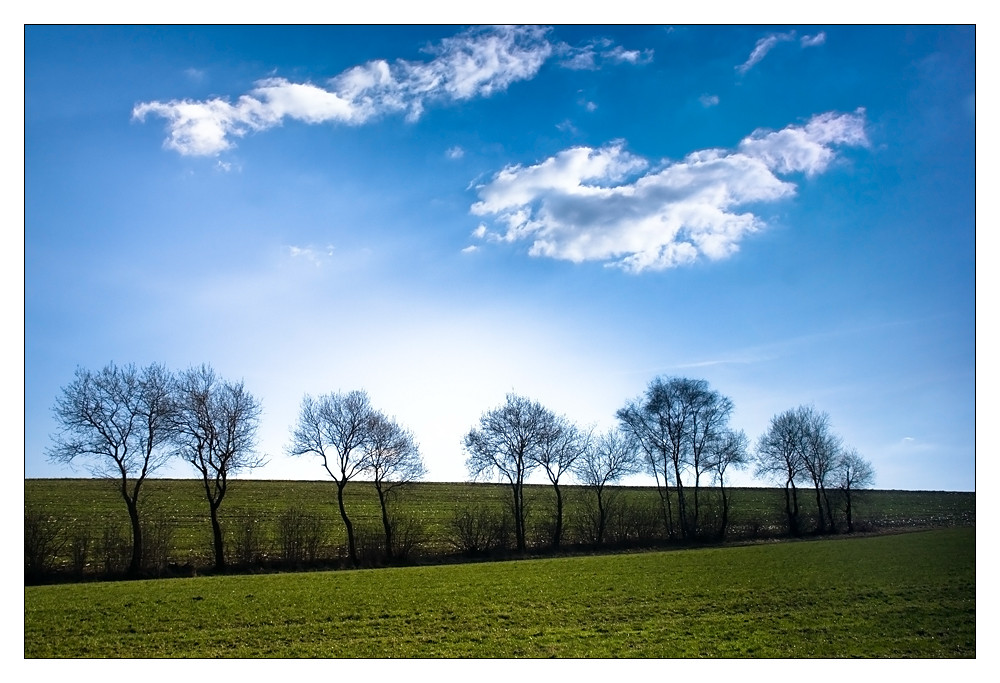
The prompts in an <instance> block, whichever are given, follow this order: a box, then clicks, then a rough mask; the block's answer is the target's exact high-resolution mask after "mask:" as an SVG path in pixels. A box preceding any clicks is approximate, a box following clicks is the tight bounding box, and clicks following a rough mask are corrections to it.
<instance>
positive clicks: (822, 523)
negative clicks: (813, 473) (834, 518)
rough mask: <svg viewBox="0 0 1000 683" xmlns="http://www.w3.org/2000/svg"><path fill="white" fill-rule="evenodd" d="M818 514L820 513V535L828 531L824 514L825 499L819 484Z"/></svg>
mask: <svg viewBox="0 0 1000 683" xmlns="http://www.w3.org/2000/svg"><path fill="white" fill-rule="evenodd" d="M816 512H817V513H819V526H818V527H817V529H816V530H817V531H818V532H819V533H824V532H825V531H826V514H825V513H824V512H823V498H822V496H821V495H820V491H819V484H818V483H817V484H816Z"/></svg>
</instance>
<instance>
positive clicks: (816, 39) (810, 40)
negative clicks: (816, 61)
mask: <svg viewBox="0 0 1000 683" xmlns="http://www.w3.org/2000/svg"><path fill="white" fill-rule="evenodd" d="M825 42H826V33H825V32H823V31H820V32H819V33H817V34H816V35H814V36H802V39H801V40H799V45H801V46H802V47H817V46H819V45H822V44H823V43H825Z"/></svg>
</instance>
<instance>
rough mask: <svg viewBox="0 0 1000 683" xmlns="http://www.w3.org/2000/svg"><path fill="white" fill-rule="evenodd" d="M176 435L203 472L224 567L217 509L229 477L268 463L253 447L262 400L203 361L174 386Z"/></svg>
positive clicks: (219, 559) (183, 451) (179, 445)
mask: <svg viewBox="0 0 1000 683" xmlns="http://www.w3.org/2000/svg"><path fill="white" fill-rule="evenodd" d="M175 401H176V404H177V411H176V413H175V416H174V419H173V430H172V438H173V441H174V444H175V446H176V448H177V453H178V455H180V457H182V458H183V459H185V460H187V461H188V462H189V463H191V464H192V465H193V466H194V468H195V470H197V471H198V474H199V475H200V476H201V483H202V487H203V489H204V492H205V498H206V499H207V500H208V508H209V516H210V518H211V522H212V546H213V549H214V552H215V568H216V569H222V568H224V567H225V566H226V556H225V549H224V536H223V533H222V526H221V524H220V522H219V508H220V507H221V506H222V501H223V499H224V498H225V497H226V492H227V491H228V489H229V477H231V476H233V475H235V474H237V473H239V472H243V471H248V470H253V469H255V468H257V467H260V466H262V465H263V464H264V460H263V459H262V458H261V457H260V456H258V455H257V454H256V452H255V449H256V446H257V442H256V434H257V427H258V423H259V421H260V410H261V409H260V404H259V403H258V402H257V399H255V398H254V397H253V395H252V394H251V393H250V392H248V391H247V390H246V388H245V387H244V386H243V382H242V381H240V382H228V381H225V380H222V379H221V378H219V377H218V376H217V375H216V374H215V371H214V370H213V369H212V368H211V367H209V366H207V365H202V366H200V367H197V368H191V369H189V370H186V371H185V372H183V373H181V374H180V376H179V377H178V379H177V383H176V390H175Z"/></svg>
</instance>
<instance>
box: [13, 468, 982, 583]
mask: <svg viewBox="0 0 1000 683" xmlns="http://www.w3.org/2000/svg"><path fill="white" fill-rule="evenodd" d="M145 486H146V488H145V491H146V499H145V501H144V510H146V511H147V512H148V513H151V514H156V515H158V516H160V517H162V518H163V519H166V520H168V521H169V524H170V526H171V527H172V529H173V537H172V550H171V552H170V559H171V561H173V562H176V563H179V564H192V565H195V566H203V565H207V564H209V563H210V558H211V532H210V528H209V522H208V508H207V504H206V502H205V499H204V495H203V492H202V491H201V489H200V483H199V482H198V481H197V480H193V479H152V480H149V481H147V483H146V485H145ZM564 490H565V496H566V511H565V514H566V529H567V531H566V534H567V536H566V541H567V542H568V543H573V542H574V541H578V540H579V538H580V535H579V533H577V527H578V526H579V522H580V521H581V519H582V517H583V510H584V509H585V508H586V505H587V504H588V502H589V501H590V499H591V496H592V494H591V493H590V492H589V491H587V490H585V489H583V488H581V487H578V486H567V487H564ZM346 494H347V502H346V505H347V508H348V513H349V514H350V515H351V518H352V520H353V521H354V522H355V525H356V526H357V527H358V529H359V534H360V535H361V536H365V535H368V536H370V537H371V536H378V535H379V534H381V527H380V521H379V520H380V517H379V509H378V503H377V499H376V497H375V492H374V489H373V487H372V486H371V484H370V483H368V482H352V483H351V484H349V485H348V487H347V489H346ZM508 495H509V494H508V489H507V488H506V487H504V486H501V485H498V484H472V483H424V482H421V483H416V484H413V485H411V486H410V487H408V488H407V489H406V490H405V491H404V493H403V494H402V496H401V497H400V498H399V500H398V501H397V503H396V507H395V509H396V511H397V512H398V514H399V515H400V516H402V517H404V518H406V519H411V520H415V521H416V522H417V523H418V524H419V525H420V526H421V528H422V534H423V538H424V541H423V543H422V544H421V546H420V548H421V549H422V550H423V551H424V552H430V553H441V552H450V551H453V550H454V548H453V547H452V546H451V544H450V543H449V536H450V535H452V534H451V532H450V527H449V524H450V521H451V520H452V518H453V517H454V515H455V513H456V512H457V511H459V510H461V509H463V508H465V507H469V506H492V507H493V508H495V509H500V508H502V507H503V506H505V505H506V503H507V497H508ZM732 498H733V501H732V513H731V516H732V522H731V531H732V533H733V535H734V536H737V537H739V536H741V535H743V536H746V535H752V534H758V535H766V534H767V531H768V529H767V528H768V527H769V526H773V527H774V529H777V528H778V526H779V525H780V524H781V521H782V516H781V515H782V513H781V510H782V506H783V493H782V491H781V490H780V489H767V488H738V489H734V490H733V491H732ZM526 499H527V506H528V509H529V516H528V525H529V532H530V535H531V537H532V538H533V540H534V541H535V542H536V543H537V544H544V542H545V539H546V530H547V525H548V523H549V519H550V518H551V512H552V509H553V506H554V503H553V501H554V496H553V493H552V489H551V487H550V486H542V485H532V486H528V487H527V490H526ZM24 500H25V510H29V509H31V510H34V511H39V512H42V513H43V514H44V515H46V516H47V517H48V518H50V519H51V520H53V523H57V524H59V525H60V526H62V527H64V528H66V529H85V530H87V531H88V533H90V534H91V535H92V536H93V537H97V536H99V535H100V533H101V530H102V529H103V528H104V527H106V526H107V525H108V524H117V525H120V526H121V527H122V528H125V527H126V525H127V516H126V512H125V506H124V503H123V502H122V500H121V497H120V495H119V494H118V492H117V490H116V489H115V488H114V485H113V484H112V483H111V482H108V481H104V480H94V479H26V480H25V482H24ZM620 500H622V501H625V502H626V503H627V504H628V505H630V506H631V507H633V508H634V509H638V510H642V509H645V510H647V511H651V512H655V509H656V506H657V505H658V495H657V492H656V489H655V488H652V487H628V488H622V489H620ZM811 503H812V501H811V500H810V498H809V493H808V492H803V494H802V505H803V511H804V512H805V514H806V516H807V519H808V515H809V514H811V512H812V510H811V508H810V507H809V506H810V504H811ZM292 506H298V507H300V508H303V509H306V510H309V511H311V512H314V513H316V514H317V515H319V516H320V517H321V519H322V521H323V535H324V553H325V556H328V557H334V558H335V557H338V556H339V555H340V554H341V553H342V546H343V545H344V544H345V542H346V541H345V532H344V528H343V523H342V522H341V519H340V515H339V512H338V509H337V503H336V487H335V485H334V483H333V482H332V481H260V480H236V481H233V482H232V483H231V488H230V493H229V495H228V496H227V497H226V499H225V502H224V503H223V507H222V513H221V514H222V519H223V525H224V526H226V525H227V523H228V522H230V521H232V520H234V519H237V518H239V517H242V516H249V517H250V518H252V519H254V520H256V521H257V523H258V524H260V526H261V528H262V529H263V530H264V533H265V535H266V536H267V537H268V539H269V542H272V543H273V542H274V536H275V533H276V532H275V526H276V521H277V518H278V516H279V515H280V514H281V513H282V512H283V511H285V510H287V509H288V508H290V507H292ZM856 508H857V509H856V512H855V515H856V518H857V519H858V520H859V522H861V524H862V525H864V526H866V527H867V528H873V527H874V528H917V527H928V526H955V525H974V524H975V513H976V498H975V493H949V492H925V491H863V492H859V493H858V494H857V502H856ZM62 561H63V563H66V562H68V550H66V551H64V552H63V554H62Z"/></svg>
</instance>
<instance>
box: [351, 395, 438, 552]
mask: <svg viewBox="0 0 1000 683" xmlns="http://www.w3.org/2000/svg"><path fill="white" fill-rule="evenodd" d="M366 429H367V438H366V440H365V443H364V460H365V464H366V469H367V470H368V471H369V472H370V473H371V475H372V483H373V484H374V485H375V491H376V492H377V493H378V502H379V506H380V507H381V508H382V528H383V529H384V530H385V554H386V557H387V558H389V559H390V560H391V559H392V556H393V543H394V539H393V533H392V532H393V523H392V520H391V519H390V517H389V511H388V501H389V498H390V497H391V496H392V495H394V494H395V493H397V492H398V491H399V489H400V488H401V487H403V486H405V485H406V484H408V483H410V482H413V481H416V480H417V479H420V478H421V477H423V476H424V475H425V474H426V472H427V470H426V468H425V467H424V462H423V459H422V458H421V457H420V449H419V448H418V446H417V444H416V442H415V441H414V439H413V434H411V433H410V432H409V431H408V430H406V429H404V428H403V427H401V426H400V425H399V424H398V423H397V422H396V420H395V419H391V418H388V417H386V416H385V415H383V414H382V413H380V412H377V411H372V413H371V415H370V416H369V418H368V424H367V426H366Z"/></svg>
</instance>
